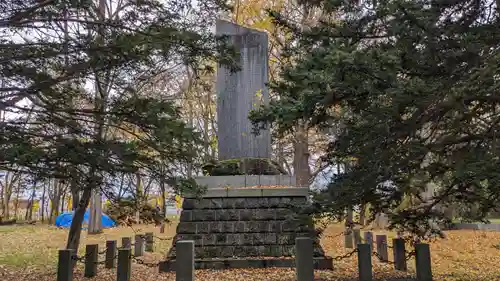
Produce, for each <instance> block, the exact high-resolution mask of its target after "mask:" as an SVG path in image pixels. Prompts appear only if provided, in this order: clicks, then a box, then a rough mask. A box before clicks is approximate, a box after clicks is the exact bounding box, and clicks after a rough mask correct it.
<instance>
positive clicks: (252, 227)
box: [245, 221, 269, 232]
mask: <svg viewBox="0 0 500 281" xmlns="http://www.w3.org/2000/svg"><path fill="white" fill-rule="evenodd" d="M245 224H246V231H245V232H267V230H268V229H269V226H268V225H269V221H247V222H245Z"/></svg>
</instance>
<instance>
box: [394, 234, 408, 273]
mask: <svg viewBox="0 0 500 281" xmlns="http://www.w3.org/2000/svg"><path fill="white" fill-rule="evenodd" d="M392 247H393V248H392V250H393V254H394V269H396V270H401V271H406V270H407V269H408V267H407V264H406V248H405V240H404V239H402V238H396V239H392Z"/></svg>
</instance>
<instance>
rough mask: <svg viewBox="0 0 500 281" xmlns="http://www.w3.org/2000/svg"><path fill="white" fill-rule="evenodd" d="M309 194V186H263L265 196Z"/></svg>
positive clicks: (303, 195) (300, 195)
mask: <svg viewBox="0 0 500 281" xmlns="http://www.w3.org/2000/svg"><path fill="white" fill-rule="evenodd" d="M308 195H309V188H297V187H292V188H263V189H262V196H264V197H306V196H308Z"/></svg>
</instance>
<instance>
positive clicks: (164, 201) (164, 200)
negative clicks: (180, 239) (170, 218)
mask: <svg viewBox="0 0 500 281" xmlns="http://www.w3.org/2000/svg"><path fill="white" fill-rule="evenodd" d="M160 191H161V195H160V196H161V210H162V211H163V220H162V222H161V226H160V233H165V218H166V217H167V198H165V192H166V190H165V180H164V179H163V177H161V178H160Z"/></svg>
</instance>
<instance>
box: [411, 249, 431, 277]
mask: <svg viewBox="0 0 500 281" xmlns="http://www.w3.org/2000/svg"><path fill="white" fill-rule="evenodd" d="M415 265H416V271H417V280H418V281H432V268H431V265H432V262H431V252H430V248H429V244H415Z"/></svg>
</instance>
